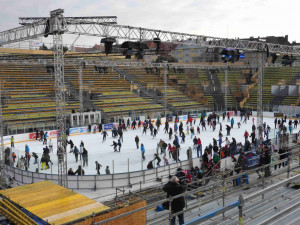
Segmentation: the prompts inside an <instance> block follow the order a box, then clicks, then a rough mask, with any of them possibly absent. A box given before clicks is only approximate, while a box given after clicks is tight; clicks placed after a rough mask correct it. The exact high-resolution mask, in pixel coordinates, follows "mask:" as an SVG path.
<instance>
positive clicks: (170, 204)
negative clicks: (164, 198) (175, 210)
mask: <svg viewBox="0 0 300 225" xmlns="http://www.w3.org/2000/svg"><path fill="white" fill-rule="evenodd" d="M171 208H172V200H171V198H169V224H170V225H172V210H171Z"/></svg>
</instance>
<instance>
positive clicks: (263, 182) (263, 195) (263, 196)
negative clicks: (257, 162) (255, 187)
mask: <svg viewBox="0 0 300 225" xmlns="http://www.w3.org/2000/svg"><path fill="white" fill-rule="evenodd" d="M261 175H262V189H263V190H264V189H265V165H263V172H262V174H261ZM264 198H265V194H262V199H264Z"/></svg>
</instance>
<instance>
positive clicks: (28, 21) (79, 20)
mask: <svg viewBox="0 0 300 225" xmlns="http://www.w3.org/2000/svg"><path fill="white" fill-rule="evenodd" d="M48 19H49V17H19V24H20V25H26V26H28V25H33V24H35V23H46V22H47V20H48ZM64 19H65V21H66V23H67V25H74V24H101V23H106V24H117V17H116V16H89V17H64Z"/></svg>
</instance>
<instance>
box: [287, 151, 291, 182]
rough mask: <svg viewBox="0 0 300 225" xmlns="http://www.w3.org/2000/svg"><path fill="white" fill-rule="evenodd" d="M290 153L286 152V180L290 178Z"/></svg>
mask: <svg viewBox="0 0 300 225" xmlns="http://www.w3.org/2000/svg"><path fill="white" fill-rule="evenodd" d="M290 159H291V158H290V152H288V158H287V161H288V168H287V179H289V178H290V169H291V165H290Z"/></svg>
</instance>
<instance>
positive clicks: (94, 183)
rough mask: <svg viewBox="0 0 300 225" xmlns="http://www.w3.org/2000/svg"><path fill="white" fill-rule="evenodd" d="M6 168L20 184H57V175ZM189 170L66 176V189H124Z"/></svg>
mask: <svg viewBox="0 0 300 225" xmlns="http://www.w3.org/2000/svg"><path fill="white" fill-rule="evenodd" d="M6 167H7V173H8V174H9V175H10V176H11V177H14V179H15V180H16V181H17V182H20V183H22V184H31V183H35V182H39V181H44V180H50V181H52V182H54V183H58V175H56V174H43V173H35V172H30V171H25V170H20V169H18V168H14V167H11V166H6ZM178 167H181V168H182V169H188V168H189V161H188V160H186V161H183V162H181V163H174V164H171V165H168V166H161V167H157V168H154V169H151V170H143V171H136V172H129V173H121V174H110V175H85V176H76V175H75V176H68V188H70V189H101V188H112V187H124V186H128V185H130V184H132V185H133V184H138V183H144V182H150V181H153V182H154V181H155V180H156V179H157V178H161V177H164V178H165V177H167V176H168V175H169V174H175V173H176V172H177V168H178Z"/></svg>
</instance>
